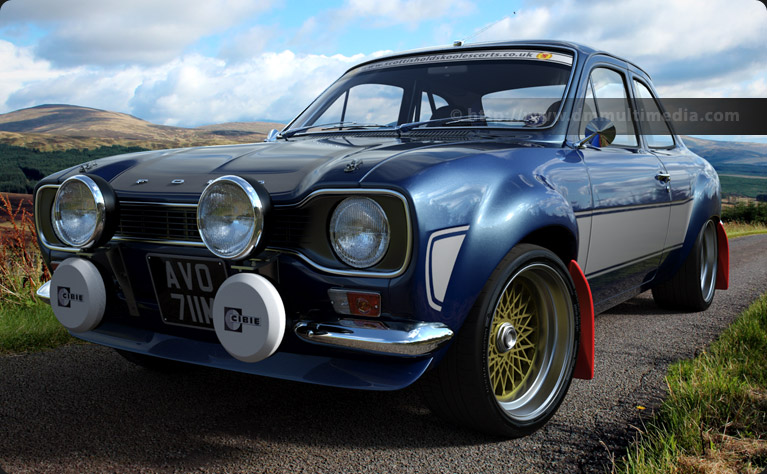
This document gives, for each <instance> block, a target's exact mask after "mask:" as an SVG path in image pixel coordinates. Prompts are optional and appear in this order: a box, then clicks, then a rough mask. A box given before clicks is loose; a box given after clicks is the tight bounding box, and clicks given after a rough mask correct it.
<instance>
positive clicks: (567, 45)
mask: <svg viewBox="0 0 767 474" xmlns="http://www.w3.org/2000/svg"><path fill="white" fill-rule="evenodd" d="M457 43H459V42H457ZM531 46H532V47H537V46H542V47H549V48H559V49H568V50H574V51H576V52H577V53H579V55H583V56H584V57H589V56H591V55H593V54H603V55H605V56H610V57H613V58H615V59H618V60H620V61H623V62H625V63H627V64H630V65H632V66H634V67H635V68H637V69H639V70H640V71H642V72H643V73H644V74H646V75H647V77H650V75H649V74H647V71H645V70H644V69H642V68H641V67H639V66H638V65H636V64H635V63H633V62H631V61H629V60H627V59H624V58H622V57H620V56H616V55H614V54H612V53H608V52H607V51H602V50H598V49H594V48H592V47H590V46H586V45H584V44H580V43H576V42H573V41H559V40H518V41H491V42H483V43H462V42H460V44H459V45H445V46H432V47H427V48H420V49H412V50H408V51H401V52H396V53H391V54H386V55H383V56H380V57H377V58H375V59H371V60H369V61H365V62H362V63H360V64H357V65H355V66H354V67H352V68H351V69H350V70H352V69H356V68H358V67H360V66H364V65H365V64H370V63H373V62H377V61H380V60H382V59H391V58H396V57H400V56H411V55H414V54H428V53H437V52H448V51H451V52H455V51H459V50H464V51H465V50H471V49H489V48H496V47H497V48H508V47H531Z"/></svg>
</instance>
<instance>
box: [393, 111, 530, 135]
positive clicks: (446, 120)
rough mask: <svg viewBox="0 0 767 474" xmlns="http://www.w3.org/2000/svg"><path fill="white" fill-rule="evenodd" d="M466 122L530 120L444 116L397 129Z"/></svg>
mask: <svg viewBox="0 0 767 474" xmlns="http://www.w3.org/2000/svg"><path fill="white" fill-rule="evenodd" d="M466 122H469V123H471V122H485V123H487V122H505V123H521V124H524V125H528V122H527V121H526V120H516V119H505V118H492V117H486V116H484V115H461V116H459V117H442V118H437V119H431V120H423V121H420V122H410V123H403V124H402V125H400V126H399V127H397V130H399V131H400V132H409V131H410V130H412V129H414V128H419V127H423V126H425V125H453V124H456V123H466Z"/></svg>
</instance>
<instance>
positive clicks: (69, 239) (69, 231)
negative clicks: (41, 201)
mask: <svg viewBox="0 0 767 474" xmlns="http://www.w3.org/2000/svg"><path fill="white" fill-rule="evenodd" d="M51 214H52V215H51V217H52V222H53V230H54V232H55V233H56V236H57V237H58V238H59V240H61V241H62V242H64V243H65V244H67V245H69V246H71V247H77V248H81V249H85V248H88V247H91V246H93V245H94V244H95V243H96V242H97V241H98V240H99V238H100V237H101V235H102V232H103V231H104V227H105V221H106V203H105V198H104V193H102V191H101V189H100V187H99V185H98V184H97V183H96V182H95V181H94V180H93V179H92V178H90V177H89V176H85V175H77V176H72V177H71V178H68V179H67V180H66V181H64V183H63V184H62V185H61V187H60V188H59V190H58V191H57V192H56V197H55V198H54V201H53V209H52V211H51Z"/></svg>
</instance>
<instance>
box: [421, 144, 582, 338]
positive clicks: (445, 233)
mask: <svg viewBox="0 0 767 474" xmlns="http://www.w3.org/2000/svg"><path fill="white" fill-rule="evenodd" d="M549 157H553V158H552V159H551V160H550V161H551V162H552V166H554V165H556V164H557V163H558V162H559V163H561V162H560V160H559V159H558V158H557V157H555V156H554V154H552V153H549ZM461 161H462V163H461V168H464V167H466V169H469V170H471V172H470V173H468V172H460V170H459V169H457V167H456V166H455V165H456V164H457V163H452V165H451V163H445V164H444V165H439V166H437V167H434V168H431V169H430V170H429V175H430V179H429V180H428V182H427V181H423V182H418V183H410V186H409V187H408V188H409V191H410V193H411V196H412V201H413V205H414V207H415V213H414V214H415V215H416V216H417V219H418V224H417V226H418V228H419V231H418V238H417V239H416V242H415V243H416V249H415V252H414V257H415V268H414V273H413V276H412V278H413V279H414V281H413V286H412V288H414V289H413V290H412V291H414V294H413V295H412V301H413V304H414V309H415V311H416V313H417V314H418V317H419V319H422V320H427V321H440V322H443V323H445V324H447V325H448V326H449V327H450V328H451V329H453V330H454V331H455V330H458V329H459V328H460V327H461V325H462V324H463V322H464V320H465V318H466V316H467V315H468V314H469V312H470V310H471V307H472V306H473V304H474V302H475V301H476V299H477V297H478V295H479V293H480V291H481V290H482V288H483V286H484V285H485V282H486V281H487V279H488V278H489V277H490V275H491V273H492V272H493V270H494V269H495V268H496V267H497V266H498V264H499V263H500V262H501V260H502V259H503V258H504V257H505V256H506V254H508V253H509V252H510V251H511V249H512V248H513V247H514V246H515V245H516V244H518V243H520V242H522V241H525V239H526V237H528V236H530V235H531V234H535V233H536V231H540V230H541V229H557V231H556V232H554V231H552V232H554V233H556V234H557V235H563V236H566V238H567V239H569V240H571V241H572V243H573V245H572V247H573V248H577V238H576V237H575V236H577V235H578V229H577V222H576V219H575V214H574V212H573V208H572V206H571V204H570V203H569V202H568V200H567V199H566V198H565V197H564V195H563V193H562V192H561V191H560V190H559V189H557V187H556V185H555V184H552V182H551V180H547V179H545V178H544V175H543V174H541V173H540V171H541V170H542V169H543V168H545V167H544V166H538V167H532V168H531V169H530V170H529V171H528V172H526V173H525V172H520V171H521V170H520V169H514V172H513V173H512V172H509V173H507V174H499V173H498V170H499V169H509V163H508V161H507V160H505V159H503V158H501V157H496V156H492V155H482V156H475V157H471V158H467V159H465V160H461ZM536 170H537V171H536ZM435 175H437V176H435ZM435 183H440V185H439V186H436V185H435ZM533 243H534V242H533ZM571 257H573V258H574V257H575V256H574V255H572V256H571ZM566 262H569V260H566Z"/></svg>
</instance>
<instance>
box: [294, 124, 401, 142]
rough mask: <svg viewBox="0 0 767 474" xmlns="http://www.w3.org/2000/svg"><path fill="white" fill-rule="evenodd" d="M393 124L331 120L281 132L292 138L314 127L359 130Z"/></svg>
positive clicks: (324, 129) (321, 129) (322, 129)
mask: <svg viewBox="0 0 767 474" xmlns="http://www.w3.org/2000/svg"><path fill="white" fill-rule="evenodd" d="M391 127H392V126H391V125H381V124H380V123H359V122H329V123H318V124H314V125H307V126H305V127H299V128H293V129H290V130H288V131H286V132H283V133H281V134H280V136H281V137H282V138H290V137H292V136H293V135H295V134H296V133H300V132H305V131H307V130H310V129H312V128H320V131H323V132H324V131H327V130H343V129H347V130H359V129H365V128H391Z"/></svg>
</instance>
